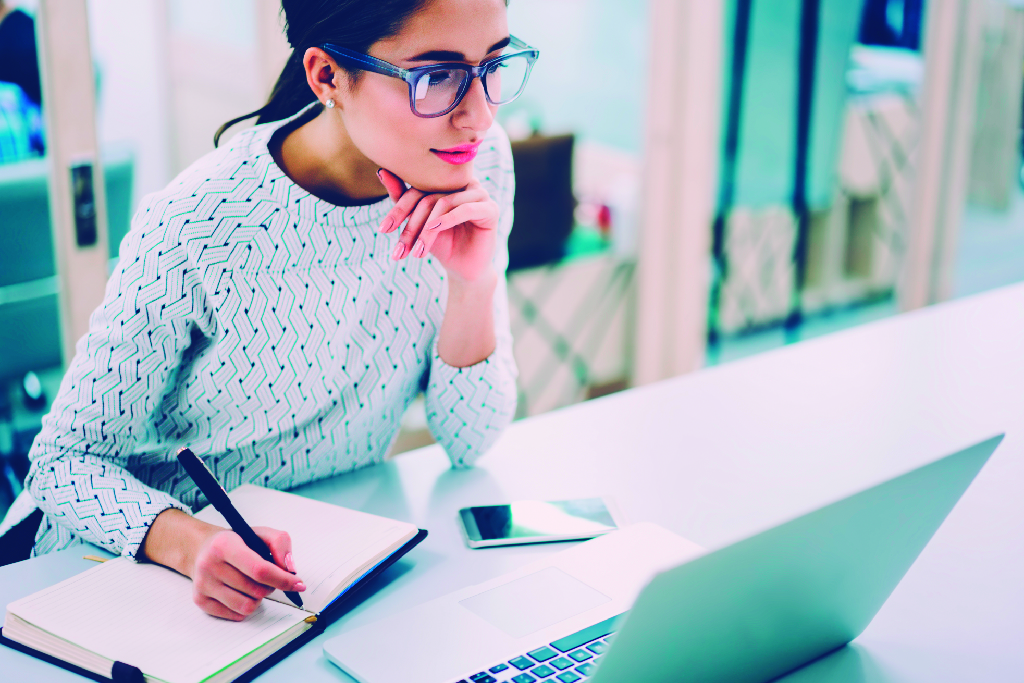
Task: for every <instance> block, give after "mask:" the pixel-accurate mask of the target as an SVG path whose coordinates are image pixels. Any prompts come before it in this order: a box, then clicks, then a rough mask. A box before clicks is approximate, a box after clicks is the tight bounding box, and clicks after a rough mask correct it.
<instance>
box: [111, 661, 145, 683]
mask: <svg viewBox="0 0 1024 683" xmlns="http://www.w3.org/2000/svg"><path fill="white" fill-rule="evenodd" d="M110 680H112V681H114V683H146V678H145V677H144V676H143V675H142V670H141V669H140V668H139V667H137V666H132V665H131V664H125V663H124V662H114V666H113V667H111V669H110Z"/></svg>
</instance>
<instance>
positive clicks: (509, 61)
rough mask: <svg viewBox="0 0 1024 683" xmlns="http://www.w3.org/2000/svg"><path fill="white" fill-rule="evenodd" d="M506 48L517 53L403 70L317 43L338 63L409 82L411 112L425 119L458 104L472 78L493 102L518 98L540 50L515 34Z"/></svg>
mask: <svg viewBox="0 0 1024 683" xmlns="http://www.w3.org/2000/svg"><path fill="white" fill-rule="evenodd" d="M509 47H511V48H513V49H515V50H517V52H513V53H510V54H506V55H501V56H500V57H495V58H494V59H488V60H487V61H485V62H481V63H480V65H479V66H470V65H468V64H460V63H458V62H445V63H442V64H428V65H427V66H417V67H414V68H412V69H403V68H401V67H397V66H395V65H394V64H390V63H388V62H385V61H384V60H383V59H377V58H376V57H371V56H370V55H364V54H362V53H359V52H356V51H354V50H349V49H348V48H344V47H339V46H337V45H331V44H330V43H328V44H325V45H321V46H320V48H321V49H322V50H323V51H324V52H327V53H328V54H330V55H331V56H332V57H334V58H335V59H336V60H337V62H338V64H339V65H341V66H347V67H351V68H356V69H361V70H363V71H372V72H373V73H378V74H383V75H384V76H391V77H392V78H400V79H402V80H403V81H405V82H406V83H408V84H409V106H410V107H411V108H412V113H413V114H415V115H416V116H419V117H421V118H425V119H429V118H434V117H436V116H444V115H445V114H447V113H449V112H451V111H452V110H453V109H455V107H457V106H459V102H461V101H462V98H463V97H465V96H466V93H467V92H468V91H469V86H470V85H471V84H472V83H473V79H474V78H479V79H480V82H481V83H483V86H484V95H485V96H486V97H487V101H488V102H490V103H491V104H493V105H499V104H508V103H509V102H511V101H512V100H514V99H515V98H517V97H519V95H520V94H521V93H522V92H523V88H525V87H526V80H527V79H528V78H529V77H530V71H531V70H532V69H533V63H534V62H536V61H537V58H538V57H539V56H540V50H537V49H536V48H532V47H530V46H529V45H527V44H526V43H524V42H523V41H521V40H519V39H518V38H516V37H515V36H509Z"/></svg>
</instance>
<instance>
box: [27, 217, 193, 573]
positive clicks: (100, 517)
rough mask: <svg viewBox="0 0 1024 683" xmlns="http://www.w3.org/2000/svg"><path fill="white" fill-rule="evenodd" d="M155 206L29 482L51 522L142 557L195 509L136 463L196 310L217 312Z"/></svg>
mask: <svg viewBox="0 0 1024 683" xmlns="http://www.w3.org/2000/svg"><path fill="white" fill-rule="evenodd" d="M147 203H148V204H149V206H147V205H146V203H144V205H143V206H142V207H141V208H140V209H139V211H138V213H137V214H136V216H135V219H134V223H135V225H134V226H133V230H132V231H131V232H130V233H129V235H128V237H127V238H126V239H125V241H124V242H123V243H122V245H121V259H120V262H119V265H118V268H117V269H116V270H115V272H114V274H113V275H112V276H111V278H110V281H109V282H108V283H107V288H106V293H105V296H104V299H103V303H102V304H101V305H100V306H99V308H97V309H96V310H95V311H94V312H93V314H92V316H91V318H90V320H89V331H88V332H87V333H86V334H85V336H83V337H82V338H81V339H80V340H79V341H78V344H77V346H76V353H75V357H74V359H73V360H72V362H71V365H70V366H69V368H68V370H67V372H66V374H65V375H64V380H63V382H62V383H61V387H60V391H59V392H58V394H57V396H56V398H55V399H54V403H53V407H52V408H51V410H50V412H49V414H48V415H47V416H46V417H45V418H44V419H43V428H42V431H41V432H40V434H39V436H38V437H37V438H36V440H35V442H34V443H33V445H32V450H31V452H30V454H29V457H30V459H31V461H32V462H31V468H30V470H29V474H28V478H27V479H26V488H27V490H28V491H29V493H30V494H31V496H32V498H33V499H34V500H35V502H36V505H38V507H39V508H40V509H42V510H43V511H44V512H45V513H46V514H47V516H48V517H49V518H50V519H51V520H53V521H55V522H56V523H57V524H59V525H61V526H63V527H65V530H67V531H69V532H70V533H71V534H74V535H77V536H79V537H81V538H82V539H83V540H86V541H88V542H90V543H94V544H96V545H99V546H102V547H104V548H106V549H107V550H110V551H111V552H116V553H120V554H121V555H123V556H125V557H129V558H133V559H137V558H136V556H137V554H138V551H139V546H140V545H141V544H142V541H143V539H144V538H145V536H146V533H147V532H148V530H149V526H150V525H151V524H152V523H153V520H154V519H156V517H157V515H159V514H160V513H161V512H163V511H164V510H166V509H168V508H178V509H181V510H183V511H185V512H190V510H189V509H188V508H187V507H186V506H185V505H183V504H182V503H181V502H180V501H178V500H176V499H175V498H173V497H172V496H170V495H168V494H166V493H164V492H162V491H158V490H156V489H153V488H151V487H150V486H147V485H145V484H143V483H142V482H141V481H139V480H138V479H136V478H135V477H134V476H133V475H132V474H131V472H130V471H129V470H128V462H129V458H130V457H131V456H132V454H133V450H134V449H135V448H136V446H138V445H139V444H140V443H142V442H145V441H147V440H149V438H151V437H152V436H153V429H154V427H153V419H154V413H155V412H156V411H158V410H159V407H160V405H161V401H162V398H163V396H164V393H165V391H166V390H167V388H168V386H169V384H170V383H171V382H173V381H174V379H175V376H176V370H177V368H178V366H179V364H180V362H181V357H182V354H183V352H184V351H185V350H186V349H187V347H188V345H189V341H190V335H191V329H192V326H193V323H194V321H195V316H196V313H197V312H199V311H201V310H204V309H206V308H208V307H207V306H206V303H205V297H204V295H203V288H202V285H201V281H200V278H199V276H198V274H197V271H196V270H195V269H194V268H190V267H189V265H188V261H187V258H186V253H185V247H184V245H182V244H180V243H176V242H177V240H176V239H172V238H168V237H167V236H166V235H167V228H166V227H162V226H163V223H162V222H161V221H162V220H164V218H163V216H160V217H159V218H158V217H157V214H158V213H161V214H162V213H164V212H163V210H162V208H163V207H158V206H154V205H153V203H152V202H147ZM169 213H170V212H168V214H169ZM167 220H170V221H175V220H180V219H175V218H172V217H168V218H167ZM157 223H160V225H159V226H157V225H156V224H157Z"/></svg>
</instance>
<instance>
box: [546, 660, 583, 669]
mask: <svg viewBox="0 0 1024 683" xmlns="http://www.w3.org/2000/svg"><path fill="white" fill-rule="evenodd" d="M575 663H576V662H574V661H572V660H571V659H566V658H565V657H559V658H558V659H552V660H551V661H550V662H548V664H550V665H551V666H553V667H555V668H556V669H558V670H559V671H564V670H565V669H568V668H569V667H570V666H572V665H573V664H575Z"/></svg>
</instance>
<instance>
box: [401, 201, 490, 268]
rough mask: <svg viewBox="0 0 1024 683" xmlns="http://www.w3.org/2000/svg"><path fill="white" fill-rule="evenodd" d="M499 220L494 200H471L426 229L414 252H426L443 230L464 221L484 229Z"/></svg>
mask: <svg viewBox="0 0 1024 683" xmlns="http://www.w3.org/2000/svg"><path fill="white" fill-rule="evenodd" d="M497 222H498V205H497V204H495V203H494V202H492V201H486V202H470V203H469V204H462V205H460V206H457V207H455V208H454V209H452V210H451V211H449V212H448V213H446V214H444V215H443V216H441V217H440V218H438V219H437V220H436V221H435V222H434V223H433V224H432V225H431V226H430V228H429V229H426V230H424V231H423V232H422V233H421V235H420V242H421V243H422V247H421V246H420V245H416V247H415V248H414V249H413V252H414V253H417V252H418V253H420V254H421V255H422V254H426V253H429V252H430V249H431V247H433V246H434V241H435V240H437V236H438V235H439V234H440V233H441V231H443V230H448V229H450V228H454V227H455V226H457V225H462V224H463V223H473V224H474V225H475V226H478V227H480V228H483V229H487V227H488V226H492V225H493V226H496V225H497Z"/></svg>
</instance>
